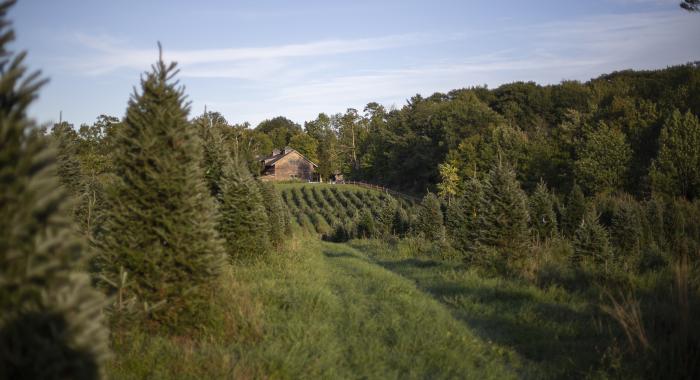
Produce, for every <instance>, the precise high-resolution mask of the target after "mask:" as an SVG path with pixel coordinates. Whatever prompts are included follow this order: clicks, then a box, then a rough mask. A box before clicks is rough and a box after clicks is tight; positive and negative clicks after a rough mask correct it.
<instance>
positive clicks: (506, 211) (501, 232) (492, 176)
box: [479, 163, 529, 255]
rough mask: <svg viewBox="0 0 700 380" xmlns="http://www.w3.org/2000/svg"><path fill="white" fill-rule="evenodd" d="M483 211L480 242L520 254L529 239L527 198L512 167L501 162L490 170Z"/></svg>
mask: <svg viewBox="0 0 700 380" xmlns="http://www.w3.org/2000/svg"><path fill="white" fill-rule="evenodd" d="M481 210H482V211H481V213H480V215H479V241H480V243H481V244H483V245H485V246H489V247H492V248H496V249H499V250H502V251H504V252H505V253H507V254H511V255H512V254H516V255H517V254H520V253H521V251H522V250H523V249H524V248H525V246H526V244H527V242H528V236H529V235H528V229H527V226H528V207H527V196H526V195H525V192H524V191H523V190H522V189H521V188H520V183H519V182H518V180H517V179H516V177H515V171H514V170H513V169H512V168H511V167H510V165H508V164H506V163H498V164H496V165H495V166H494V167H493V168H492V169H491V172H490V173H489V177H488V180H487V181H486V183H485V186H484V197H483V206H482V207H481Z"/></svg>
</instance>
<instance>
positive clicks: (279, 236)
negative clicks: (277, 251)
mask: <svg viewBox="0 0 700 380" xmlns="http://www.w3.org/2000/svg"><path fill="white" fill-rule="evenodd" d="M257 182H258V184H259V186H260V192H261V194H262V199H263V205H264V206H265V211H267V219H268V221H269V223H270V242H271V243H272V246H274V247H275V248H279V247H280V246H281V245H282V243H283V242H284V237H285V234H286V231H287V225H288V224H289V214H288V211H287V206H285V204H284V201H282V197H281V196H280V194H279V193H278V192H277V190H276V189H275V186H274V185H272V184H271V183H269V182H262V181H257Z"/></svg>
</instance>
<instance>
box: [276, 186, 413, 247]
mask: <svg viewBox="0 0 700 380" xmlns="http://www.w3.org/2000/svg"><path fill="white" fill-rule="evenodd" d="M275 186H276V187H277V189H278V190H279V192H280V194H281V196H282V199H283V200H284V203H285V205H286V206H287V209H288V210H289V212H290V214H291V222H292V225H294V226H295V227H298V228H300V229H301V230H302V231H304V232H308V233H312V234H318V235H321V236H322V237H324V238H328V239H331V238H333V237H334V236H335V235H336V234H337V233H338V232H339V230H341V229H342V230H345V232H349V234H350V235H351V236H348V237H355V235H356V234H357V231H356V229H357V226H358V225H361V224H362V223H363V220H362V217H363V213H364V212H366V213H368V215H370V216H371V218H372V220H374V221H378V222H379V223H381V222H382V221H383V220H385V219H389V220H387V222H392V221H393V216H394V214H395V213H396V212H397V211H398V212H399V213H402V214H406V215H407V216H408V217H409V218H410V215H411V214H412V213H413V208H414V204H413V203H412V202H411V201H408V200H404V199H402V198H397V197H394V196H392V195H389V194H386V193H383V192H381V191H377V190H371V189H365V188H362V187H359V186H355V185H345V184H323V183H311V184H308V183H278V184H275ZM401 210H402V211H401ZM387 213H390V214H391V215H385V214H387ZM374 234H375V233H371V234H370V235H374ZM340 240H347V238H346V239H340Z"/></svg>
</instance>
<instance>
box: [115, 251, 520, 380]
mask: <svg viewBox="0 0 700 380" xmlns="http://www.w3.org/2000/svg"><path fill="white" fill-rule="evenodd" d="M231 284H233V285H231ZM220 293H221V294H220V296H221V297H223V299H225V301H226V302H227V303H228V305H229V307H228V309H226V308H224V310H223V313H222V315H224V316H225V318H224V320H225V322H226V326H225V327H224V330H229V332H228V333H220V332H218V331H214V332H213V333H212V335H211V336H208V337H198V338H197V339H196V341H194V342H190V341H186V340H185V341H183V340H182V339H180V338H170V337H158V336H148V335H145V336H144V335H143V334H142V335H140V336H133V337H131V338H130V339H129V340H128V344H126V345H122V346H119V347H118V348H117V359H116V360H115V362H114V364H113V365H112V368H111V370H110V375H111V376H110V377H111V378H124V379H138V378H178V379H196V378H279V379H310V378H313V379H425V378H430V379H455V378H459V379H463V378H467V379H468V378H473V379H508V378H515V377H518V374H519V373H521V367H522V366H521V364H520V363H521V360H520V358H519V355H517V354H515V353H514V351H512V350H509V349H504V348H503V346H500V345H497V344H495V343H492V342H490V341H488V340H485V339H483V338H481V337H479V336H477V335H476V334H474V333H473V332H472V331H471V330H470V329H469V328H468V327H467V325H465V324H464V323H462V322H461V321H459V320H457V319H455V317H454V316H453V315H452V313H451V312H450V311H449V309H448V308H447V307H445V306H444V305H443V304H441V303H440V302H438V301H437V300H435V299H434V298H432V297H431V296H430V295H429V294H428V293H425V292H424V291H422V290H419V289H418V288H417V287H416V285H415V283H414V282H413V281H411V280H408V279H406V278H404V277H402V276H400V275H398V274H396V273H393V272H391V271H390V270H387V269H385V268H383V267H382V266H380V265H377V264H375V263H373V262H372V261H371V260H370V259H368V257H367V256H366V255H364V254H363V253H361V252H360V251H358V250H356V249H354V248H352V247H350V246H349V245H347V244H333V243H325V242H321V241H316V240H303V241H301V242H300V243H299V246H298V247H297V248H295V249H292V250H291V252H285V253H284V254H280V255H277V256H276V257H273V258H270V259H268V260H265V261H262V262H258V263H252V264H246V265H239V266H236V267H235V268H234V269H232V272H231V273H229V275H228V281H227V283H226V284H225V286H224V287H223V288H222V290H221V292H220ZM232 326H233V327H235V328H231V327H232Z"/></svg>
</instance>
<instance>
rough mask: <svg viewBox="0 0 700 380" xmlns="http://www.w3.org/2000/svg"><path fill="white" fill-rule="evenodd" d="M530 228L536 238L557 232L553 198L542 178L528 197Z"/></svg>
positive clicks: (551, 235)
mask: <svg viewBox="0 0 700 380" xmlns="http://www.w3.org/2000/svg"><path fill="white" fill-rule="evenodd" d="M530 228H531V229H532V232H533V235H534V236H535V237H536V238H537V239H538V240H544V239H548V238H551V237H553V236H554V235H556V233H557V215H556V214H555V213H554V199H553V196H552V194H550V192H549V190H548V189H547V185H546V184H545V183H544V181H542V180H540V183H539V184H537V189H535V192H534V193H533V194H532V197H530Z"/></svg>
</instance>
